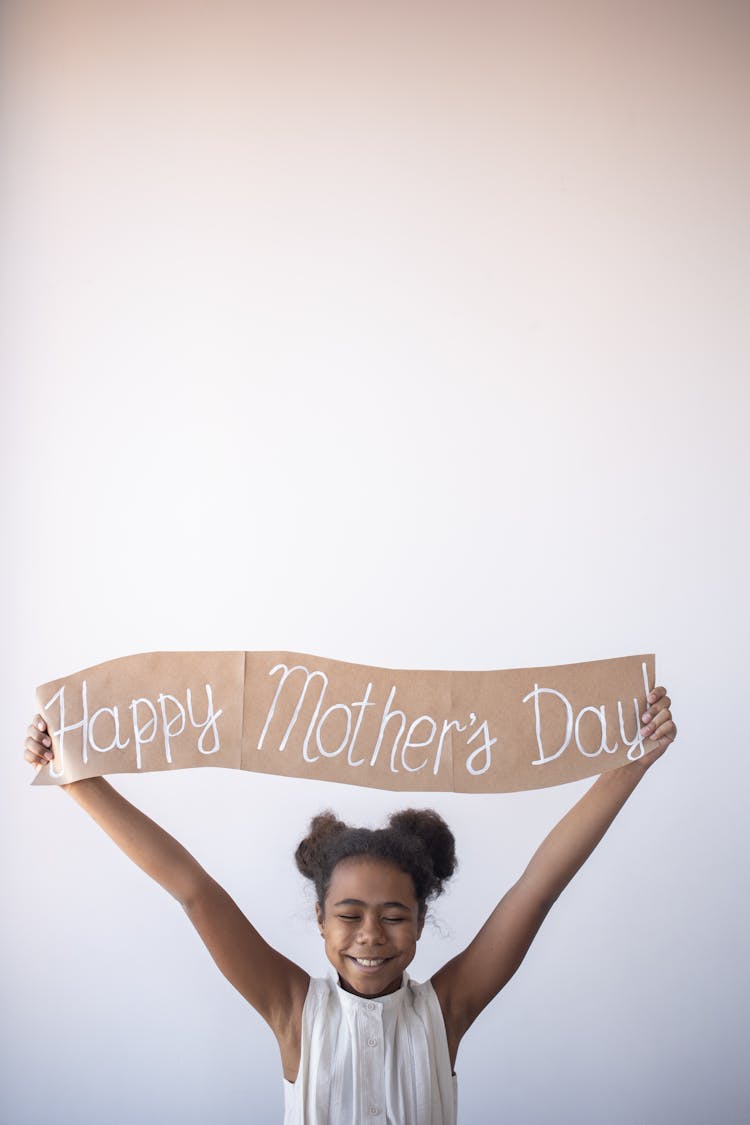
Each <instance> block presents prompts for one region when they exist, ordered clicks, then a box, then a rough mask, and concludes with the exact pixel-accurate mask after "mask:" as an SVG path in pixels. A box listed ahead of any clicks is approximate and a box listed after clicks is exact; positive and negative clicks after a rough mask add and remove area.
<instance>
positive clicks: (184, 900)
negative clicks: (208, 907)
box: [174, 864, 218, 917]
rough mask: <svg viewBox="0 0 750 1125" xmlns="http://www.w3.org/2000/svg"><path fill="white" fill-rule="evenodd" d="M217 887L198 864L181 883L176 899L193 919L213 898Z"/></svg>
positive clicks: (176, 891)
mask: <svg viewBox="0 0 750 1125" xmlns="http://www.w3.org/2000/svg"><path fill="white" fill-rule="evenodd" d="M217 887H218V884H217V883H215V882H214V880H213V879H212V878H211V876H210V875H209V874H208V873H207V872H206V871H204V870H203V868H202V867H200V865H199V864H196V865H195V868H194V869H191V870H190V871H189V872H187V873H186V874H185V877H184V878H183V879H182V880H181V881H180V886H179V887H178V888H176V889H175V891H174V897H175V898H176V899H177V901H178V902H179V904H180V906H181V907H182V909H183V910H184V911H185V913H186V914H187V915H188V917H192V915H193V914H194V913H195V912H196V911H197V910H200V909H201V906H202V905H203V904H204V903H206V902H207V901H208V900H209V899H210V898H211V896H212V894H213V893H215V891H216V888H217Z"/></svg>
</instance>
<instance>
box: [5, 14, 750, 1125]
mask: <svg viewBox="0 0 750 1125" xmlns="http://www.w3.org/2000/svg"><path fill="white" fill-rule="evenodd" d="M201 7H204V10H203V11H202V10H201ZM3 20H4V24H5V26H4V29H3V30H4V52H5V59H4V68H3V70H4V84H5V91H4V92H5V95H6V96H5V97H4V98H3V99H2V100H3V104H4V107H5V108H4V117H3V122H2V138H3V148H4V152H5V155H6V160H5V164H6V182H5V195H4V203H3V210H2V223H3V243H4V254H3V261H4V264H3V266H2V270H3V294H4V295H3V301H4V307H5V311H6V318H5V329H4V335H3V360H2V364H3V384H4V387H3V389H4V408H3V412H2V419H1V420H0V426H2V430H1V431H0V450H1V455H2V469H3V480H4V481H5V485H6V487H5V489H4V493H5V495H4V500H3V513H2V520H3V523H2V526H3V529H4V541H5V551H4V552H3V556H2V567H3V582H4V589H5V590H6V591H7V592H8V595H9V596H8V599H7V604H6V607H5V612H4V621H5V629H4V636H5V639H6V640H7V646H6V648H5V654H4V657H3V679H2V706H3V713H4V714H5V716H6V722H5V755H4V761H3V765H2V769H3V771H4V776H3V781H2V787H1V788H0V803H1V804H0V831H1V832H2V843H3V871H2V888H1V889H0V894H2V904H3V907H4V910H3V915H4V927H3V935H4V936H3V950H2V954H3V956H2V994H1V996H0V1000H1V1001H2V1004H1V1005H0V1007H1V1010H2V1012H3V1017H2V1019H3V1026H2V1042H1V1044H0V1059H1V1062H0V1070H1V1073H0V1099H1V1101H0V1119H1V1120H2V1121H3V1122H4V1123H7V1125H40V1123H47V1122H50V1123H52V1122H54V1123H55V1125H89V1123H91V1125H95V1123H96V1125H100V1122H101V1121H103V1120H107V1121H108V1122H109V1125H129V1123H131V1122H135V1121H140V1122H146V1123H151V1122H154V1123H159V1125H176V1123H178V1122H179V1123H180V1125H192V1123H198V1122H204V1121H206V1120H208V1119H210V1120H214V1121H217V1122H218V1121H220V1122H222V1123H223V1125H231V1123H234V1122H236V1123H238V1125H239V1123H244V1122H248V1121H253V1122H261V1123H265V1122H275V1121H278V1120H280V1107H281V1073H280V1067H279V1064H278V1061H277V1059H276V1054H275V1046H274V1043H273V1041H272V1038H271V1036H270V1034H269V1033H268V1032H267V1031H266V1029H265V1027H264V1025H263V1024H262V1023H261V1022H260V1020H259V1019H258V1018H257V1017H256V1015H255V1014H254V1012H253V1011H252V1010H251V1009H250V1008H249V1007H248V1006H247V1005H245V1004H244V1002H243V1001H242V1000H241V999H240V998H239V996H237V995H236V994H235V993H234V992H233V991H232V989H231V988H230V986H229V985H228V984H227V983H226V982H225V981H224V979H223V978H222V977H221V976H220V975H219V973H218V971H217V970H216V969H215V967H214V966H213V964H212V962H211V961H210V959H209V958H208V957H207V955H206V954H205V952H204V951H203V949H202V948H201V946H200V943H199V941H198V939H197V937H196V936H195V935H194V933H193V932H192V930H191V929H190V927H189V924H188V923H187V922H186V921H185V919H184V918H183V916H182V914H181V912H180V910H179V907H177V906H176V905H175V904H174V903H173V902H172V900H170V899H169V898H168V897H167V896H165V895H164V894H163V892H161V891H160V890H159V889H158V888H156V887H155V886H152V885H150V884H149V883H148V881H147V880H146V879H145V878H144V877H143V876H142V875H141V873H140V872H139V871H137V870H136V869H135V868H132V867H131V866H130V865H129V864H128V862H127V861H126V860H125V859H124V858H122V857H121V856H120V854H119V853H117V852H116V850H115V849H114V848H113V847H112V846H111V844H110V843H109V842H108V841H107V840H106V839H105V838H104V837H102V836H101V834H100V833H99V832H98V831H97V830H96V829H95V827H94V826H93V825H92V824H91V823H89V822H88V821H87V819H86V818H85V817H84V816H83V815H82V814H81V813H80V811H79V810H78V809H77V808H76V807H75V806H74V805H73V803H72V801H69V800H68V798H67V797H66V796H65V795H64V794H63V793H61V792H56V791H54V790H46V789H45V790H41V791H40V790H39V789H29V788H28V782H29V781H30V775H31V770H30V768H29V767H28V766H26V765H25V763H24V762H23V760H22V742H23V737H24V733H25V727H26V724H27V723H28V722H29V720H30V718H31V715H32V713H33V701H34V695H33V689H34V687H35V685H36V684H38V683H42V682H44V681H45V680H48V679H51V678H53V677H56V676H59V675H64V674H65V673H67V672H70V671H73V670H76V669H78V668H82V667H85V666H87V665H89V664H94V663H97V662H99V661H104V660H108V659H111V658H113V657H116V656H121V655H125V654H127V653H135V652H143V651H149V650H153V649H165V650H168V649H232V648H236V649H244V648H250V649H252V648H256V649H268V648H271V649H272V648H284V647H287V648H291V649H297V650H300V651H307V652H313V653H316V652H317V653H320V654H323V655H328V656H334V657H338V658H340V659H344V660H353V661H361V662H364V663H371V664H383V665H389V666H396V667H414V668H420V667H424V668H498V667H513V666H523V665H536V664H553V663H564V662H568V661H577V660H589V659H598V658H601V657H607V656H617V655H624V654H628V653H632V652H639V651H649V650H654V651H656V653H657V670H658V673H659V675H658V678H659V679H660V680H662V681H664V682H666V683H667V684H668V686H669V688H670V691H671V693H672V696H673V699H674V711H675V714H676V718H677V721H678V724H679V726H680V737H679V741H678V745H676V746H675V747H674V748H673V749H672V750H671V751H670V752H669V753H668V755H667V756H666V757H665V758H663V759H662V760H661V761H660V762H658V763H657V765H656V766H655V768H654V769H653V770H651V771H650V773H649V774H648V776H647V777H646V779H645V781H644V783H643V785H642V786H641V787H640V788H639V790H638V791H637V792H636V794H635V795H634V797H633V799H632V800H631V801H630V803H629V805H628V806H627V807H626V808H625V809H624V810H623V812H622V813H621V814H620V816H619V817H618V819H617V821H616V822H615V824H614V826H613V828H612V830H611V832H610V834H609V835H608V837H607V839H606V840H605V841H604V843H603V844H602V845H601V847H600V848H599V849H598V851H597V852H596V853H595V854H594V855H593V857H592V858H591V860H590V861H589V863H588V864H587V865H586V867H585V869H584V870H583V871H582V872H581V873H580V874H579V875H578V877H577V878H576V879H575V881H574V882H573V884H572V885H571V886H570V888H569V889H568V890H567V891H566V893H565V895H564V896H563V898H562V899H561V900H560V902H559V903H558V904H557V905H556V907H555V909H554V911H553V912H552V914H551V915H550V917H549V919H548V920H547V921H546V923H545V925H544V927H543V929H542V931H541V933H540V935H539V937H538V939H537V941H536V942H535V944H534V946H533V948H532V950H531V952H530V953H529V955H528V957H527V960H526V962H525V964H524V965H523V967H522V969H521V970H520V972H519V973H518V975H517V976H516V978H515V979H514V980H513V981H512V982H511V983H510V985H509V986H508V987H507V989H506V990H505V991H504V992H503V994H502V995H501V996H500V998H499V999H498V1000H497V1001H496V1002H495V1003H494V1005H493V1006H492V1008H491V1009H490V1010H488V1011H487V1012H486V1013H485V1014H484V1015H483V1016H482V1017H481V1018H480V1020H479V1021H478V1023H477V1024H476V1025H475V1027H474V1028H473V1029H472V1031H471V1032H470V1034H469V1035H468V1036H467V1038H466V1040H465V1041H464V1044H463V1045H462V1048H461V1052H460V1055H459V1060H458V1068H457V1069H458V1073H459V1094H460V1101H461V1112H460V1120H461V1122H462V1123H463V1125H483V1123H487V1125H490V1123H495V1122H497V1121H503V1122H512V1123H513V1125H542V1123H545V1125H546V1123H549V1122H555V1123H556V1125H560V1123H568V1122H570V1123H574V1122H575V1123H576V1125H601V1123H602V1122H604V1121H606V1122H607V1123H608V1125H630V1123H631V1122H633V1121H640V1122H645V1123H648V1125H653V1123H664V1125H667V1123H669V1125H671V1123H673V1122H675V1121H680V1122H681V1123H682V1125H693V1123H695V1125H698V1123H703V1122H705V1121H707V1120H712V1121H717V1122H722V1125H731V1123H733V1122H740V1121H741V1120H745V1119H746V1116H745V1115H746V1113H747V1111H748V1106H749V1104H750V1093H749V1090H748V1078H747V1066H746V1058H745V1050H746V1047H745V1042H744V1033H745V1022H746V1012H747V1006H748V1000H750V997H749V996H748V984H747V981H748V977H747V948H748V939H749V938H750V934H748V930H749V929H750V927H749V926H748V906H747V891H748V887H747V854H748V851H747V849H748V827H747V823H748V821H747V816H746V809H745V804H746V802H745V793H746V791H747V785H748V777H749V774H748V766H747V746H746V742H747V739H746V719H745V717H744V710H745V708H744V699H745V694H746V688H745V685H744V679H743V676H744V661H745V656H746V636H747V629H748V599H747V573H748V532H747V485H748V468H749V467H750V466H749V464H748V461H749V458H748V452H747V448H748V445H747V437H746V430H747V421H748V390H747V382H746V379H747V363H748V351H749V349H748V324H750V318H749V317H748V313H749V312H750V310H749V309H748V299H747V298H748V292H750V287H749V282H750V278H749V277H748V272H749V271H748V261H749V260H750V258H749V257H748V250H749V249H750V246H749V245H748V243H749V242H750V239H749V238H748V233H749V231H748V211H747V199H748V198H749V197H750V183H749V180H750V176H749V174H748V173H749V171H750V168H749V161H748V146H747V135H746V131H745V129H746V123H747V114H748V108H749V107H748V86H749V84H750V82H749V79H748V68H747V65H746V64H747V52H748V45H749V43H750V36H749V34H748V32H749V30H750V28H749V20H748V8H747V6H746V5H743V4H739V3H730V2H716V0H711V2H708V0H703V2H700V3H690V4H685V3H681V4H672V3H662V4H658V5H653V4H651V3H628V4H606V3H605V4H601V3H598V4H573V3H559V2H558V3H550V4H546V5H545V4H536V3H532V4H515V5H514V4H507V5H506V4H498V5H492V4H481V3H468V2H466V0H463V2H462V3H461V4H448V3H431V4H429V5H428V4H421V3H410V2H404V0H401V2H399V3H382V2H379V3H377V4H374V3H361V4H360V3H357V4H340V5H338V4H337V5H333V4H329V5H326V6H323V5H321V4H319V3H310V2H308V3H305V4H297V5H293V4H289V3H278V2H276V0H274V3H267V4H236V5H231V4H226V3H224V4H214V5H210V6H209V5H206V6H198V5H196V6H193V5H190V4H167V3H155V2H153V0H152V2H150V3H146V4H140V5H139V4H135V3H128V4H127V5H119V4H118V5H115V4H111V5H109V4H91V3H87V4H84V3H74V2H72V0H58V2H56V3H52V2H51V0H48V2H43V3H36V4H34V5H27V4H23V3H21V2H19V0H16V2H15V3H10V4H7V5H5V7H4V15H3ZM587 785H588V783H580V784H578V783H576V784H573V785H567V786H563V787H560V788H558V789H554V790H552V791H546V792H545V791H540V792H532V793H526V794H519V795H512V796H492V797H486V798H477V797H461V796H454V795H443V796H440V797H439V798H437V799H433V800H432V801H431V803H432V804H434V805H435V806H436V807H437V808H438V809H439V810H440V811H441V812H442V813H443V814H444V815H445V816H446V817H447V818H448V819H449V821H450V823H451V824H452V826H453V827H454V830H455V832H456V835H457V838H458V847H459V854H460V860H461V867H460V872H459V875H458V876H457V878H456V880H455V883H454V886H453V887H452V889H451V891H450V893H449V894H447V895H446V897H445V898H444V899H443V900H441V901H440V903H439V905H438V907H437V911H436V914H437V918H438V922H439V926H438V928H435V929H432V930H431V931H429V932H428V933H427V934H426V936H425V937H424V939H423V941H422V943H421V944H422V949H421V950H420V953H419V956H418V959H417V962H416V963H415V966H414V975H415V976H416V977H417V978H418V979H420V978H423V977H425V976H427V975H429V974H430V973H431V972H432V971H433V970H434V969H435V968H436V967H437V966H438V965H439V964H440V963H442V961H444V960H445V959H447V958H448V957H449V956H451V955H452V954H453V952H454V951H456V950H457V949H458V948H460V947H461V945H462V943H464V942H466V941H467V940H468V939H469V937H470V936H471V935H472V934H473V932H474V931H475V930H476V928H477V927H478V926H479V924H480V923H481V922H482V921H483V920H484V918H485V916H486V915H487V913H488V912H489V910H490V909H491V907H492V906H493V905H494V903H495V901H496V900H497V898H498V897H499V896H500V895H501V894H502V893H503V892H504V890H505V889H506V888H507V887H508V885H509V884H510V883H511V882H512V881H513V880H514V879H515V878H516V877H517V875H518V874H519V873H520V871H521V870H522V869H523V867H524V865H525V863H526V862H527V860H528V858H529V857H530V855H531V854H532V852H533V850H534V848H535V847H536V846H537V844H538V843H539V842H540V841H541V839H542V838H543V837H544V835H545V834H546V832H547V831H548V830H549V829H550V828H551V827H552V825H553V824H554V823H555V822H556V820H557V819H558V818H559V817H560V816H561V815H562V814H563V813H564V811H566V810H567V809H568V808H569V807H570V806H571V804H572V803H573V802H574V801H575V800H576V799H577V798H578V797H579V796H580V795H581V794H582V793H583V792H584V791H585V789H586V788H587ZM118 786H119V787H120V788H121V790H122V791H123V792H124V793H125V794H126V795H127V796H128V797H129V798H131V799H133V800H135V801H136V802H137V803H138V804H139V805H140V806H142V807H143V808H144V810H146V811H147V812H148V813H149V814H150V815H153V816H154V817H156V819H157V820H159V821H160V822H161V823H163V824H164V825H165V826H166V827H167V828H168V829H169V830H170V831H172V832H174V833H175V834H176V835H177V836H178V837H179V838H180V839H181V840H182V841H183V842H184V843H185V844H186V845H187V846H188V847H189V848H190V849H191V850H193V851H194V852H195V854H196V855H197V856H198V857H199V858H200V859H201V861H202V862H203V863H204V864H205V865H206V866H207V867H208V868H209V870H211V872H212V873H213V874H214V875H215V876H216V877H217V878H218V879H219V880H220V881H222V882H223V883H224V884H225V885H226V886H227V887H228V889H229V890H230V891H231V893H232V894H234V895H235V896H236V898H237V899H238V901H239V902H240V904H241V905H242V907H243V908H244V909H245V910H246V911H247V913H248V914H249V915H250V916H251V917H252V918H253V920H255V921H256V922H257V924H258V925H259V927H260V929H261V930H262V932H263V933H264V935H265V936H266V937H267V938H268V939H269V940H270V941H271V942H272V943H274V944H276V945H277V946H279V947H280V948H281V949H283V950H284V951H285V952H286V953H288V954H289V955H290V956H291V957H293V958H296V959H298V960H299V961H300V962H301V963H302V964H304V965H305V966H306V967H308V968H309V969H310V970H311V971H313V972H315V973H320V972H323V971H325V964H324V962H323V958H322V953H321V950H320V947H319V938H318V937H317V933H316V931H315V929H314V926H313V924H312V920H311V919H312V899H311V896H310V893H309V891H307V890H306V889H305V888H304V887H303V886H302V880H301V879H300V878H299V877H298V876H297V874H296V873H295V870H294V867H293V862H292V852H293V849H294V846H295V845H296V843H297V841H298V839H299V837H300V836H301V834H302V832H303V830H304V828H305V826H306V823H307V821H308V819H309V817H310V816H311V815H312V814H313V813H315V812H316V811H318V810H319V809H321V808H323V807H326V806H333V807H334V808H335V809H336V810H337V811H338V812H339V813H340V814H341V815H343V816H345V817H347V818H350V819H352V820H353V821H355V822H358V821H363V822H365V823H369V824H375V823H379V822H380V821H381V820H382V818H383V817H384V815H385V814H386V813H387V812H388V811H389V810H390V809H392V808H394V807H397V806H400V805H403V804H405V803H406V802H407V800H408V799H404V800H399V799H398V797H397V796H395V795H392V794H381V793H371V792H368V791H366V790H358V789H353V788H352V789H349V788H346V787H343V786H326V785H323V784H320V783H314V782H309V783H303V782H296V781H284V780H281V779H278V778H263V777H255V776H252V775H248V774H237V773H234V772H229V771H227V772H224V771H220V770H202V771H194V772H189V771H186V772H184V773H182V774H176V775H174V776H167V775H166V774H151V775H148V776H143V777H127V778H125V779H123V780H122V781H121V782H118Z"/></svg>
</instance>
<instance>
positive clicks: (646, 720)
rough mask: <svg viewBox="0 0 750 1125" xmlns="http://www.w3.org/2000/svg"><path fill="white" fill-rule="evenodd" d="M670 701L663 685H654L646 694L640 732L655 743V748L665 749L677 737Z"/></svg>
mask: <svg viewBox="0 0 750 1125" xmlns="http://www.w3.org/2000/svg"><path fill="white" fill-rule="evenodd" d="M671 706H672V701H671V699H670V698H669V696H668V695H667V689H666V688H665V687H655V688H654V690H653V691H652V692H650V693H649V696H648V708H647V709H646V711H644V712H643V714H642V715H641V722H642V723H643V724H644V725H643V726H642V727H641V730H640V734H641V736H642V737H643V738H649V739H651V741H652V742H655V743H656V744H657V746H656V748H660V749H666V748H667V746H668V745H669V743H670V742H674V740H675V738H676V737H677V727H676V726H675V723H674V720H673V719H672V712H671V711H670V707H671Z"/></svg>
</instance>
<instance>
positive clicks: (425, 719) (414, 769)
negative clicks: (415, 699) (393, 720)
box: [401, 715, 437, 773]
mask: <svg viewBox="0 0 750 1125" xmlns="http://www.w3.org/2000/svg"><path fill="white" fill-rule="evenodd" d="M420 723H429V724H430V726H431V727H432V730H431V732H430V737H429V738H425V739H424V740H423V741H422V742H417V741H416V740H413V739H412V735H413V734H414V731H415V730H416V729H417V727H418V726H419V724H420ZM436 730H437V723H436V722H435V720H434V719H433V718H431V716H430V715H420V716H419V718H418V719H415V720H414V722H413V723H412V724H411V726H410V727H409V730H408V731H407V734H406V739H405V740H404V745H403V746H402V747H401V765H402V766H403V767H404V769H405V770H408V772H409V773H418V772H419V771H420V770H421V769H424V767H425V766H426V765H427V762H428V760H429V759H428V758H425V760H424V761H423V762H421V763H420V764H419V765H418V766H410V765H409V763H408V762H407V760H406V751H407V750H408V749H409V748H410V747H412V746H429V745H430V743H431V742H432V740H433V738H434V737H435V731H436Z"/></svg>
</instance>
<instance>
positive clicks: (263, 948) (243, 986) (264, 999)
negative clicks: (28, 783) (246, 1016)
mask: <svg viewBox="0 0 750 1125" xmlns="http://www.w3.org/2000/svg"><path fill="white" fill-rule="evenodd" d="M40 723H41V726H40ZM46 735H47V732H46V727H45V725H44V720H43V719H42V718H41V716H39V715H37V716H35V719H34V723H33V724H32V726H30V727H29V736H28V737H27V739H26V751H25V755H24V756H25V757H26V760H27V761H30V762H33V764H35V765H40V764H42V763H43V762H44V761H45V760H46V758H45V755H46V752H47V748H46V746H45V745H44V738H45V737H46ZM61 788H63V789H65V791H66V792H67V793H68V794H69V795H70V796H71V797H72V798H73V800H74V801H76V803H77V804H78V805H79V806H80V807H81V808H82V809H83V810H84V811H85V812H87V813H88V814H89V816H90V817H91V818H92V819H93V820H94V821H96V823H97V824H98V825H99V826H100V828H102V829H103V830H104V831H105V832H106V833H107V835H108V836H109V837H110V839H112V840H113V841H114V842H115V844H117V846H118V847H119V848H120V849H121V850H122V851H123V852H124V853H125V855H127V856H128V857H129V858H130V859H132V860H133V862H134V863H136V864H137V865H138V866H139V867H140V868H141V869H142V870H143V871H145V872H146V874H147V875H150V876H151V878H152V879H154V880H155V881H156V882H157V883H158V884H159V885H160V886H161V887H163V888H164V889H165V890H166V891H169V893H170V894H171V895H172V896H173V897H174V898H176V899H177V901H178V902H179V903H180V904H181V906H182V907H183V908H184V910H185V912H186V914H187V915H188V917H189V918H190V921H191V922H192V923H193V925H194V926H195V928H196V930H197V931H198V934H199V935H200V937H201V938H202V940H203V942H204V944H205V945H206V948H207V949H208V951H209V953H210V954H211V956H212V957H213V959H214V961H215V962H216V964H217V965H218V967H219V969H220V970H221V972H222V973H223V974H224V976H225V977H226V978H227V980H229V981H230V983H231V984H233V985H234V987H235V988H236V989H237V990H238V991H239V992H240V993H241V994H242V995H243V996H244V997H245V999H246V1000H247V1001H249V1003H250V1004H252V1006H253V1007H254V1008H255V1009H256V1010H257V1011H258V1012H259V1013H260V1015H261V1016H263V1018H264V1019H265V1020H266V1021H267V1022H268V1023H269V1024H270V1025H271V1027H272V1028H273V1030H274V1031H275V1033H276V1035H277V1037H279V1039H280V1040H282V1039H287V1038H288V1037H289V1036H290V1035H291V1036H292V1037H293V1035H294V1029H293V1028H292V1027H290V1020H291V1021H292V1022H294V1020H295V1019H296V1018H297V1016H299V1018H300V1019H301V1012H302V1005H303V1004H304V997H305V995H306V992H307V985H308V982H309V977H308V975H307V973H305V972H304V971H303V970H302V969H301V968H300V967H299V966H298V965H295V964H294V963H293V962H292V961H289V960H287V958H286V957H283V956H282V955H281V954H280V953H278V952H277V951H276V950H275V949H272V948H271V946H270V945H268V943H267V942H266V941H264V939H263V938H262V937H261V936H260V934H259V933H258V931H257V930H256V929H255V928H254V926H252V925H251V923H250V922H249V921H248V919H247V918H246V917H245V915H244V914H243V913H242V911H241V910H240V909H239V907H238V906H237V905H236V903H235V902H234V901H233V900H232V898H230V896H229V895H228V894H227V892H226V891H225V890H224V889H223V888H222V887H221V886H219V884H218V883H217V882H216V881H215V880H214V879H212V878H211V876H210V875H209V874H208V873H207V872H206V871H205V870H204V869H203V868H202V867H201V865H200V864H199V863H198V862H197V860H196V859H195V858H194V857H193V856H192V855H191V854H190V852H189V851H187V849H186V848H184V847H183V846H182V844H180V843H178V841H177V840H175V839H174V837H172V836H170V835H169V833H168V832H165V831H164V829H163V828H160V827H159V825H158V824H156V823H155V822H154V821H153V820H151V819H150V818H149V817H147V816H146V815H145V814H144V813H142V812H141V811H140V810H139V809H137V808H136V807H135V806H134V805H132V804H131V803H130V802H129V801H127V800H126V799H125V798H124V797H123V796H122V795H121V794H120V793H118V792H117V790H116V789H113V788H112V786H111V785H110V784H109V783H108V782H107V781H105V780H104V778H102V777H92V778H88V779H86V780H84V781H75V782H71V783H70V784H68V785H62V786H61Z"/></svg>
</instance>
